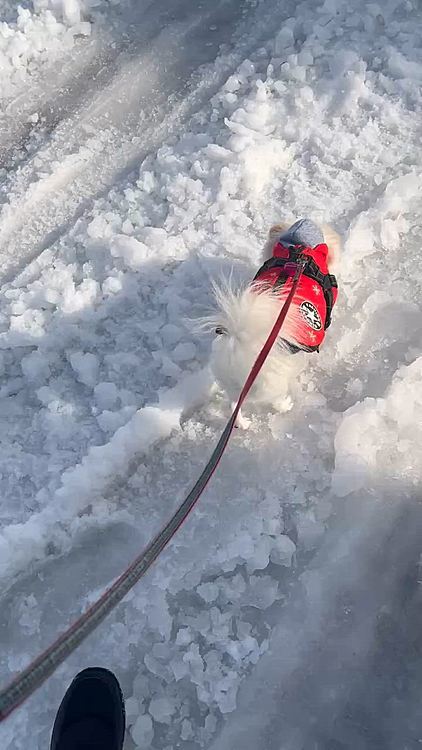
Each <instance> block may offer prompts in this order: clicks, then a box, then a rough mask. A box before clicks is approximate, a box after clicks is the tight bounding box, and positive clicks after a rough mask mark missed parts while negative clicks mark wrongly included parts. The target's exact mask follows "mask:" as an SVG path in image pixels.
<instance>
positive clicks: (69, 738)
mask: <svg viewBox="0 0 422 750" xmlns="http://www.w3.org/2000/svg"><path fill="white" fill-rule="evenodd" d="M124 736H125V706H124V701H123V696H122V691H121V690H120V685H119V683H118V682H117V679H116V677H115V676H114V674H113V673H112V672H109V671H108V670H107V669H102V668H101V667H90V668H89V669H84V670H83V672H79V674H78V675H76V677H75V679H74V680H73V682H72V684H71V685H70V687H69V688H68V690H67V692H66V694H65V696H64V698H63V700H62V702H61V704H60V708H59V710H58V712H57V716H56V720H55V722H54V727H53V734H52V735H51V744H50V750H122V748H123V740H124Z"/></svg>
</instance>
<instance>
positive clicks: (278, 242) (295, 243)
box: [202, 219, 340, 428]
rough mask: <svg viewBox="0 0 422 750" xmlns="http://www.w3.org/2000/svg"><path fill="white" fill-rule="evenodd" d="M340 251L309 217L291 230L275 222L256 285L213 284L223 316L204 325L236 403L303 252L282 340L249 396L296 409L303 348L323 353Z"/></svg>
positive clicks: (222, 382)
mask: <svg viewBox="0 0 422 750" xmlns="http://www.w3.org/2000/svg"><path fill="white" fill-rule="evenodd" d="M339 251H340V239H339V237H338V235H337V234H336V233H335V232H334V231H333V230H332V229H331V228H330V227H328V226H325V227H323V229H320V228H319V227H318V226H317V225H316V224H314V223H313V222H311V221H310V220H308V219H301V220H300V221H298V222H296V223H295V224H293V225H292V226H290V227H289V225H288V224H278V225H276V226H274V227H272V228H271V229H270V232H269V236H268V240H267V242H266V244H265V247H264V253H263V258H262V261H263V265H262V267H261V268H260V270H259V271H258V273H257V275H256V276H255V279H254V281H253V282H252V283H251V284H249V285H248V286H247V287H246V288H243V289H238V290H235V289H233V288H232V285H231V283H230V282H223V283H222V284H220V285H217V284H215V285H214V296H215V299H216V302H217V306H218V313H217V314H216V315H215V316H211V317H209V318H207V319H206V320H204V321H203V322H202V328H208V329H210V328H211V327H212V328H215V332H216V334H217V336H216V338H215V340H214V342H213V346H212V355H211V363H210V364H211V369H212V371H213V374H214V377H215V379H216V382H217V384H218V385H219V386H220V387H221V388H222V389H223V390H224V391H225V392H226V393H227V395H228V397H229V399H230V401H231V402H232V403H233V404H234V403H236V401H237V398H238V396H239V394H240V391H241V389H242V387H243V385H244V383H245V380H246V378H247V376H248V374H249V372H250V370H251V368H252V366H253V364H254V362H255V360H256V358H257V356H258V354H259V352H260V351H261V349H262V347H263V345H264V343H265V341H266V340H267V338H268V335H269V333H270V331H271V329H272V327H273V325H274V323H275V321H276V318H277V316H278V314H279V312H280V310H281V306H282V304H283V302H284V301H285V299H286V297H287V295H288V292H289V289H290V288H291V284H292V281H293V275H294V272H295V269H296V266H297V260H298V259H299V257H300V258H305V259H306V262H307V266H306V268H305V271H304V273H303V275H302V277H301V279H300V281H299V284H298V286H297V289H296V292H295V294H294V297H293V301H292V304H291V306H290V308H289V312H288V314H287V317H286V320H285V322H284V323H283V326H282V329H281V332H280V335H279V338H278V340H277V342H276V344H275V345H274V346H273V348H272V350H271V352H270V353H269V355H268V358H267V360H266V362H265V364H264V366H263V368H262V370H261V372H260V374H259V375H258V377H257V379H256V381H255V383H254V385H253V386H252V388H251V391H250V393H249V398H250V399H251V400H253V401H254V402H255V403H261V404H262V403H266V404H270V405H273V406H274V407H275V408H277V409H278V410H280V411H288V410H289V409H291V407H292V405H293V401H292V398H291V395H292V392H294V386H295V383H296V381H297V378H298V375H299V373H300V372H301V370H302V369H303V367H304V366H305V363H306V360H305V358H304V356H303V354H300V353H299V352H301V351H302V352H303V351H305V352H310V351H319V347H320V345H321V343H322V341H323V339H324V335H325V330H326V328H327V327H328V326H329V325H330V322H331V311H332V307H333V305H334V303H335V301H336V297H337V282H336V280H335V277H334V276H333V275H332V271H333V270H334V267H335V265H336V262H337V259H338V255H339ZM295 261H296V262H295ZM296 354H297V356H292V355H296ZM237 423H238V426H240V427H244V428H246V427H247V426H248V424H249V420H247V419H245V418H244V417H243V416H242V415H241V414H239V417H238V422H237Z"/></svg>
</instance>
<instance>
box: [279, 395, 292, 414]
mask: <svg viewBox="0 0 422 750" xmlns="http://www.w3.org/2000/svg"><path fill="white" fill-rule="evenodd" d="M274 408H275V409H277V411H278V412H280V414H286V413H287V412H288V411H291V410H292V409H293V399H292V398H291V397H290V396H285V397H284V398H280V399H279V400H278V401H275V402H274Z"/></svg>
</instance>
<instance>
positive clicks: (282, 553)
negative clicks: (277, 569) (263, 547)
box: [271, 534, 296, 568]
mask: <svg viewBox="0 0 422 750" xmlns="http://www.w3.org/2000/svg"><path fill="white" fill-rule="evenodd" d="M273 544H274V546H273V547H272V550H271V562H273V563H275V564H276V565H285V566H286V568H289V567H290V566H291V564H292V558H293V555H294V554H295V552H296V546H295V544H294V542H292V540H291V539H290V537H288V536H287V535H286V534H279V535H278V536H277V537H276V538H275V540H274V543H273Z"/></svg>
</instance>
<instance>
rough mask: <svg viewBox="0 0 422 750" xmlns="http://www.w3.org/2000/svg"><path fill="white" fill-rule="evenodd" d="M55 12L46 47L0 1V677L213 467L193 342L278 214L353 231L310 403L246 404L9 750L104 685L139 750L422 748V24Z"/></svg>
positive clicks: (202, 378)
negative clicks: (88, 688)
mask: <svg viewBox="0 0 422 750" xmlns="http://www.w3.org/2000/svg"><path fill="white" fill-rule="evenodd" d="M48 5H49V0H45V2H43V1H42V0H40V1H39V2H38V3H36V4H35V9H33V10H32V11H30V18H29V20H28V19H27V20H26V21H24V22H23V21H19V23H20V24H21V25H22V23H23V27H24V29H23V31H20V32H19V33H21V34H23V38H21V36H19V35H18V36H16V35H17V34H18V31H19V28H18V26H17V25H16V10H14V9H13V5H12V4H8V2H7V0H2V1H0V11H1V12H4V14H5V16H4V17H5V20H6V22H7V28H6V27H5V26H3V27H1V28H0V63H1V65H2V66H3V67H4V68H5V69H7V70H8V73H7V77H6V79H4V77H2V84H3V81H4V80H7V81H9V82H10V81H11V82H12V83H13V86H12V88H10V87H9V88H8V87H7V86H4V88H2V89H1V95H2V97H3V98H4V101H5V102H6V103H7V106H5V108H4V110H3V112H4V114H3V119H2V121H1V128H2V143H1V146H4V150H5V152H7V160H6V161H5V162H3V163H2V167H3V173H2V174H1V176H2V179H3V182H2V194H1V195H2V201H3V204H2V211H1V215H0V226H1V233H0V243H1V244H0V251H1V253H2V256H1V257H2V274H3V279H4V282H3V286H2V295H1V302H0V304H1V308H0V375H1V381H0V402H1V408H0V437H1V441H2V445H1V452H0V461H1V468H0V493H1V505H0V514H1V515H0V518H1V531H0V579H1V584H2V587H1V590H2V592H3V593H2V598H1V605H0V611H1V612H2V615H1V620H0V641H1V667H0V673H1V678H2V680H6V679H7V677H8V675H10V674H11V673H13V672H15V671H16V670H18V669H20V668H21V667H23V666H24V665H25V664H26V663H27V661H28V660H29V659H30V658H31V657H32V656H34V655H35V654H36V653H37V652H38V651H39V650H40V649H41V648H42V647H43V646H45V645H46V644H47V643H48V642H49V641H50V640H51V639H52V638H53V637H54V636H55V635H56V634H57V632H58V631H59V630H61V629H62V628H63V627H64V625H66V624H67V623H68V622H69V621H70V620H71V619H73V618H74V617H75V616H76V615H77V614H78V612H79V611H80V608H81V606H84V604H86V603H88V602H89V601H91V600H92V598H93V597H95V596H96V595H97V593H98V591H99V590H101V589H102V588H103V587H104V586H106V585H107V584H108V583H109V582H110V581H111V580H112V579H113V578H114V577H115V576H116V575H117V574H118V573H119V572H120V570H121V569H122V567H124V566H125V565H126V564H127V562H128V561H129V560H130V559H131V558H132V557H133V556H134V555H135V554H136V553H137V552H138V551H139V549H140V548H141V547H142V546H143V545H144V544H145V542H146V541H147V540H148V539H149V538H150V537H151V535H152V534H153V533H154V531H156V530H157V528H158V527H159V526H160V525H161V524H162V523H163V521H164V520H166V519H167V518H168V515H169V514H170V513H171V511H172V510H173V509H174V508H175V507H176V505H177V504H178V503H179V502H180V500H181V498H182V497H183V495H184V493H185V490H186V489H187V488H189V487H190V486H191V484H192V482H193V481H194V480H195V479H196V477H197V475H198V473H199V471H200V470H201V469H202V467H203V464H204V460H205V459H206V457H207V456H208V455H209V453H210V452H211V448H212V446H213V445H214V443H215V442H216V440H217V438H218V436H219V434H220V432H221V429H222V428H223V426H224V424H225V420H226V417H227V404H226V403H225V401H224V399H223V398H222V397H221V396H220V395H219V394H214V395H210V393H209V379H208V374H207V370H206V363H207V359H208V353H209V346H210V341H209V339H207V338H205V339H204V338H201V337H198V336H197V335H196V334H194V333H193V332H192V327H191V325H190V323H189V319H190V318H195V317H196V316H198V315H200V314H202V313H203V312H205V311H206V309H207V307H208V306H209V305H210V303H211V299H210V278H211V277H215V276H218V275H219V274H220V273H221V272H225V273H229V272H230V269H232V268H234V274H235V275H236V276H237V277H239V278H243V279H245V278H250V277H251V276H252V274H253V273H254V270H255V268H256V264H257V258H258V253H259V250H260V248H261V246H262V243H263V241H264V239H265V233H266V231H267V229H268V227H269V226H270V225H271V224H272V223H274V222H275V221H277V220H280V219H285V218H287V219H289V218H296V217H298V216H301V215H310V216H311V217H312V218H314V219H316V220H324V221H329V222H331V223H333V224H334V225H335V226H336V227H338V229H339V230H340V231H342V232H343V234H344V236H345V239H346V242H345V250H344V256H343V260H342V263H341V267H340V271H339V274H338V276H339V283H340V290H341V294H340V301H339V303H338V306H337V307H336V310H335V316H334V322H333V325H332V328H331V329H330V332H329V336H328V337H327V342H326V345H325V346H324V350H323V352H322V353H321V354H320V355H319V356H310V357H306V358H304V370H303V374H302V376H301V378H300V381H299V382H298V383H297V384H296V386H295V388H294V389H293V392H292V401H293V406H292V409H291V410H290V411H289V412H288V413H286V414H277V413H274V412H271V411H270V413H267V412H266V411H264V410H261V411H259V412H255V413H253V414H252V426H251V428H250V430H249V431H248V432H247V433H245V434H242V433H238V434H236V435H235V436H234V439H233V441H232V443H231V445H230V446H229V450H228V453H227V456H226V458H225V459H224V462H223V463H222V465H221V468H220V470H219V473H218V474H217V475H216V477H215V478H214V480H213V482H212V484H211V485H210V487H209V489H208V490H207V493H206V495H204V497H203V499H202V500H201V503H200V505H199V507H198V508H197V509H196V511H195V513H194V514H193V516H192V517H191V519H190V520H189V522H188V524H187V525H186V526H185V528H183V529H182V530H181V531H180V533H179V534H178V536H177V539H176V540H175V541H174V543H173V544H172V546H171V547H170V548H169V549H168V550H167V551H166V552H165V554H164V555H163V557H162V559H161V561H160V562H159V563H158V564H157V565H156V566H155V567H154V569H153V570H152V571H151V573H150V575H149V576H148V577H147V578H146V579H145V580H144V581H143V583H141V584H140V585H139V586H138V587H137V588H136V590H135V591H134V592H133V593H132V595H131V596H129V597H127V599H126V600H125V601H124V602H123V603H122V604H121V606H120V607H119V608H118V609H117V610H116V612H115V614H114V615H113V616H111V617H110V618H109V619H108V621H107V622H106V623H104V624H103V625H102V626H101V627H100V628H99V629H98V630H97V632H96V633H95V634H94V635H93V636H91V637H90V638H89V640H88V641H87V642H86V643H85V644H84V645H83V646H82V647H81V648H80V649H79V650H78V651H77V653H76V654H74V655H73V657H72V658H71V659H69V661H68V662H67V663H66V664H65V665H64V666H63V668H61V669H60V670H59V671H58V672H57V674H56V675H54V677H53V678H51V679H50V680H49V682H48V683H47V684H46V685H45V686H44V687H43V688H42V689H41V690H40V691H39V692H38V693H37V694H36V695H35V696H34V697H33V698H32V699H31V700H30V701H29V702H28V703H27V704H26V705H25V706H24V707H23V708H22V709H21V710H20V711H19V712H17V713H16V715H14V716H13V717H12V718H11V719H10V720H9V721H8V722H7V723H6V724H5V725H4V726H2V727H1V729H0V745H1V747H2V749H3V748H4V750H23V749H24V748H25V750H26V748H27V747H28V743H30V745H31V747H32V748H37V750H44V749H45V748H46V747H47V746H48V735H49V731H50V728H51V725H52V722H53V719H54V714H55V711H56V709H57V706H58V704H59V702H60V699H61V697H62V694H63V692H64V690H65V687H66V685H67V684H68V682H69V681H70V679H71V678H72V676H73V675H74V674H75V672H76V671H78V670H79V669H81V668H83V667H85V666H87V665H89V664H101V665H104V666H108V667H109V668H111V669H113V670H115V671H116V673H117V675H118V677H119V679H120V681H121V683H122V687H123V689H124V693H125V696H127V698H128V700H127V713H128V724H129V731H128V735H127V748H128V749H129V748H130V750H133V748H142V750H143V749H144V748H150V749H151V750H165V749H167V750H170V748H176V747H181V748H184V749H185V750H196V748H199V747H204V748H212V749H213V750H226V749H227V750H229V749H230V750H232V749H236V750H237V748H242V750H256V749H257V748H262V749H263V750H273V749H274V750H275V749H276V748H277V750H279V748H283V750H315V748H318V750H340V749H341V750H345V749H346V748H353V750H370V749H371V750H372V748H376V749H377V750H405V749H406V750H408V749H409V748H411V749H413V748H416V747H419V746H420V740H421V739H422V714H421V711H420V694H421V688H422V658H421V648H422V642H421V635H420V633H421V628H420V622H421V619H422V602H421V596H422V594H421V587H420V583H419V582H420V575H419V560H420V548H421V543H420V539H421V528H422V510H421V506H420V486H421V471H422V455H421V454H422V451H421V447H420V446H421V445H422V434H421V432H422V428H421V425H422V396H421V388H420V383H421V379H422V355H421V343H422V327H421V324H420V320H421V309H420V300H421V286H422V283H421V279H422V256H421V253H420V248H421V243H422V227H421V219H420V205H421V203H420V201H421V192H422V168H421V167H422V164H421V161H422V160H421V148H420V146H421V130H422V118H421V99H422V96H421V83H422V14H421V10H420V7H419V6H418V4H417V2H416V0H406V1H403V0H385V2H384V3H382V5H381V4H379V5H378V4H376V3H371V4H369V3H366V2H363V1H362V2H359V1H357V2H355V3H353V7H350V5H351V4H350V3H347V2H343V0H325V2H318V1H317V0H315V2H312V1H311V0H306V2H303V3H299V4H298V5H296V4H294V3H292V4H291V5H289V4H287V3H286V4H284V3H280V2H274V3H273V2H271V0H265V1H263V2H258V3H244V4H239V3H238V2H236V3H234V2H233V3H231V2H227V3H223V2H221V3H217V4H214V5H213V8H212V10H209V9H208V7H204V8H203V9H201V8H200V7H199V6H198V5H196V4H192V6H193V7H191V5H190V3H187V2H186V3H182V2H180V3H175V4H174V6H173V7H172V16H174V17H170V15H169V14H168V11H167V10H166V6H167V4H166V3H162V4H154V6H153V5H152V4H150V3H147V2H145V3H142V4H141V3H133V4H131V3H120V4H116V3H114V4H112V5H111V4H110V5H109V4H108V3H105V2H104V3H102V4H101V3H100V4H99V5H98V3H97V6H96V7H93V6H94V3H89V2H86V3H85V10H83V12H82V14H79V15H78V13H77V14H76V16H73V17H70V16H69V12H68V11H69V8H70V7H71V5H70V4H69V3H66V2H63V3H62V4H61V5H62V8H63V11H62V12H61V11H60V7H59V6H60V3H51V6H52V7H53V6H54V12H55V13H56V16H55V18H56V21H55V22H54V23H57V24H58V25H59V27H58V28H57V27H56V26H54V25H53V22H52V21H51V19H50V16H49V15H48V14H47V16H46V15H45V14H46V13H47V11H46V9H45V8H46V6H48ZM72 5H73V6H75V4H72ZM89 5H91V6H92V7H91V8H89ZM66 7H67V11H66ZM135 8H138V10H139V14H136V12H135ZM31 13H32V15H31ZM66 13H67V15H66ZM219 14H221V15H219ZM51 18H53V17H51ZM163 19H164V20H163ZM30 21H31V24H32V26H31V24H30ZM223 21H224V23H223ZM86 24H88V26H87V25H86ZM89 24H90V25H89ZM34 25H35V31H34ZM163 25H164V26H165V28H164V29H163V30H162V31H160V29H161V27H162V26H163ZM123 27H125V28H126V31H127V33H126V35H124V34H123V31H122V29H123ZM53 31H54V34H53ZM41 32H42V34H43V37H42V39H43V41H42V44H41V43H38V42H36V39H38V41H39V38H40V34H41ZM111 33H113V34H114V36H115V37H116V39H117V40H118V41H116V39H115V40H114V41H115V44H116V46H115V47H114V48H113V47H112V46H111V44H109V42H110V36H109V35H110V34H111ZM88 34H90V36H88ZM15 39H17V40H18V41H13V40H15ZM64 39H66V40H67V49H64V47H65V45H64V43H63V40H64ZM8 40H9V41H8ZM10 40H12V41H13V44H14V45H15V47H13V48H12V53H11V52H10V49H11V44H12V41H10ZM221 43H223V45H225V46H224V47H223V48H222V49H220V50H219V45H220V44H221ZM25 44H26V47H25V52H24V53H22V52H21V53H20V55H19V54H17V53H16V45H18V47H19V45H20V47H19V48H20V49H22V45H25ZM1 45H2V46H1ZM31 45H32V46H31ZM184 45H186V46H184ZM207 45H210V46H207ZM41 48H42V50H44V52H43V53H41V52H40V49H41ZM163 56H164V57H163ZM57 61H59V62H60V61H62V65H61V67H60V66H58V62H57ZM203 63H204V64H205V67H203V68H198V66H199V65H201V64H203ZM7 66H9V67H8V68H7ZM166 66H167V68H166ZM58 68H59V69H58ZM11 71H12V72H11ZM62 77H63V78H62ZM64 79H66V82H65V81H64ZM121 91H123V92H124V93H125V96H124V97H121V98H122V101H121V102H117V104H116V94H117V95H118V96H120V93H118V92H121ZM146 110H148V112H147V113H146ZM8 113H9V115H8ZM37 113H39V122H38V120H37V117H35V115H36V114H37ZM141 113H142V115H141ZM145 117H146V120H145ZM30 118H32V119H30ZM142 118H144V119H142ZM28 119H29V123H28ZM105 122H110V123H111V126H110V127H108V125H107V127H106V126H105ZM144 157H145V158H144ZM142 160H143V161H142ZM141 161H142V163H141ZM131 168H132V169H134V170H135V171H134V172H133V173H130V169H131ZM54 238H55V239H54Z"/></svg>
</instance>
